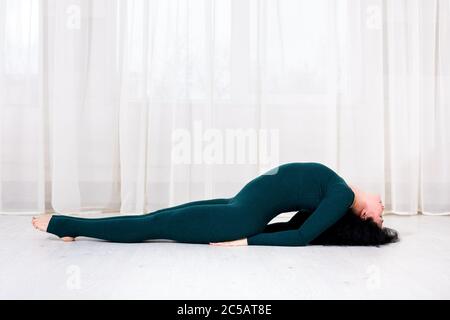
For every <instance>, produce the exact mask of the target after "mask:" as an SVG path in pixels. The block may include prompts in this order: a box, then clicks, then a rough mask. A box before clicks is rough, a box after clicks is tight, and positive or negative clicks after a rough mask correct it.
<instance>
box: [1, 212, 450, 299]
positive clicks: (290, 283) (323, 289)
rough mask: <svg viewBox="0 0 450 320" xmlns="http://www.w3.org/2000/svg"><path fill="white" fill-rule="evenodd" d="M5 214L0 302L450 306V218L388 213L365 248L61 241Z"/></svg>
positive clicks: (87, 240)
mask: <svg viewBox="0 0 450 320" xmlns="http://www.w3.org/2000/svg"><path fill="white" fill-rule="evenodd" d="M30 219H31V218H30V217H28V216H0V226H1V228H0V230H1V232H0V241H1V245H0V298H1V299H16V298H26V299H37V298H39V299H85V298H87V299H102V298H117V299H122V298H123V299H142V298H145V299H322V298H323V299H396V298H400V299H449V298H450V217H428V216H410V217H399V216H387V217H386V219H385V224H386V226H391V227H394V228H396V229H397V230H398V231H399V232H400V234H401V238H402V240H401V242H399V243H397V244H392V245H389V246H385V247H380V248H372V247H370V248H368V247H347V248H345V247H320V246H310V247H267V246H266V247H264V246H252V247H226V248H223V247H212V246H208V245H195V244H179V243H172V242H165V243H164V242H162V243H161V242H160V243H141V244H116V243H108V242H103V241H98V240H92V239H88V238H80V239H79V240H77V241H75V242H73V243H64V242H62V241H60V240H58V239H57V238H56V237H54V236H52V235H48V234H44V233H40V232H38V231H36V230H34V229H33V228H32V227H31V224H30Z"/></svg>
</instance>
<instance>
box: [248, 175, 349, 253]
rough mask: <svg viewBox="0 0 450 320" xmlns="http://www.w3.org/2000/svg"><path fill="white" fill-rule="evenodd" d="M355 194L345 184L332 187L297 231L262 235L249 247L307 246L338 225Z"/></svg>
mask: <svg viewBox="0 0 450 320" xmlns="http://www.w3.org/2000/svg"><path fill="white" fill-rule="evenodd" d="M354 196H355V194H354V193H353V191H352V189H351V188H350V187H349V186H348V185H347V184H346V183H345V182H343V181H342V182H338V183H336V184H334V185H332V186H330V187H329V188H328V190H327V193H326V195H325V197H324V198H323V199H322V201H321V202H320V204H319V206H318V207H317V208H316V210H314V212H313V213H312V214H311V216H309V217H308V218H307V219H306V221H305V222H304V223H303V224H302V225H301V226H300V227H299V228H298V229H296V230H287V231H279V232H270V233H266V232H263V233H260V234H257V235H254V236H251V237H248V238H247V243H248V245H272V246H305V245H307V244H309V242H311V241H312V240H314V239H315V238H316V237H317V236H319V235H320V234H321V233H322V232H324V231H325V230H326V229H328V228H329V227H331V226H332V225H333V224H334V223H336V222H337V221H338V220H339V219H340V218H341V217H342V216H343V215H344V214H345V213H346V211H347V209H348V208H349V207H350V206H351V204H352V203H353V199H354Z"/></svg>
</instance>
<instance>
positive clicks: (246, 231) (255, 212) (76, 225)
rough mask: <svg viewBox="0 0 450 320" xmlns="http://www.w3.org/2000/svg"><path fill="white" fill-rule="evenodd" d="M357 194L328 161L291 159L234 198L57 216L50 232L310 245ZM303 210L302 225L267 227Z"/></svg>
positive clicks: (117, 237)
mask: <svg viewBox="0 0 450 320" xmlns="http://www.w3.org/2000/svg"><path fill="white" fill-rule="evenodd" d="M354 196H355V195H354V193H353V191H352V189H351V188H350V187H349V186H348V185H347V183H346V182H345V181H344V179H343V178H341V177H340V176H339V175H338V174H337V173H336V172H334V171H333V170H331V169H330V168H328V167H327V166H325V165H323V164H320V163H316V162H296V163H287V164H283V165H281V166H278V167H276V168H273V169H272V170H270V171H268V172H266V173H265V174H263V175H260V176H259V177H257V178H255V179H253V180H252V181H250V182H249V183H247V184H246V185H245V186H244V187H243V188H242V189H241V190H240V191H239V192H238V193H237V194H236V195H235V196H234V197H231V198H222V199H212V200H202V201H194V202H188V203H185V204H182V205H178V206H174V207H169V208H166V209H161V210H157V211H153V212H150V213H146V214H143V215H133V216H118V217H108V218H77V217H70V216H64V215H53V216H52V218H51V219H50V222H49V225H48V228H47V232H50V233H53V234H55V235H57V236H59V237H64V236H70V237H78V236H86V237H92V238H98V239H103V240H108V241H114V242H142V241H145V240H151V239H168V240H174V241H177V242H186V243H205V244H208V243H210V242H221V241H230V240H237V239H243V238H247V241H248V244H249V245H278V246H304V245H308V244H309V243H310V242H311V241H312V240H313V239H315V238H316V237H317V236H319V235H320V234H321V233H322V232H324V231H325V230H326V229H327V228H329V227H330V226H332V225H333V224H334V223H335V222H336V221H338V220H339V219H340V218H341V217H342V216H343V215H344V214H345V213H346V212H347V210H348V209H349V208H350V206H351V205H352V203H353V200H354ZM298 210H308V211H310V212H312V214H311V215H310V216H309V217H308V218H307V219H306V220H305V221H304V222H303V223H302V224H301V226H299V228H298V229H295V230H283V228H281V231H275V232H274V231H273V230H270V228H267V227H268V223H269V222H270V221H271V220H272V219H273V218H274V217H275V216H277V215H278V214H280V213H282V212H291V211H298ZM286 224H288V222H287V223H286ZM269 226H270V225H269ZM276 230H280V228H276Z"/></svg>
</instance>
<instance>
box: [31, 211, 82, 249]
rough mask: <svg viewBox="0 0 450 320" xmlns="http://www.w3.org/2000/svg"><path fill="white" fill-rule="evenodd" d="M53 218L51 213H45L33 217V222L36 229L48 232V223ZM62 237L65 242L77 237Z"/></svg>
mask: <svg viewBox="0 0 450 320" xmlns="http://www.w3.org/2000/svg"><path fill="white" fill-rule="evenodd" d="M51 218H52V215H51V214H44V215H41V216H39V217H33V220H32V224H33V226H34V227H35V228H36V229H38V230H40V231H43V232H47V227H48V223H49V222H50V219H51ZM61 239H62V240H63V241H65V242H70V241H74V240H75V238H73V237H62V238H61Z"/></svg>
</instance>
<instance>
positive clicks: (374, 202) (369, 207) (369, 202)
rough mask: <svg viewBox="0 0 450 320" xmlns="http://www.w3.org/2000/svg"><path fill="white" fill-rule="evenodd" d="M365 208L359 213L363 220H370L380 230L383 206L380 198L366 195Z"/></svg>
mask: <svg viewBox="0 0 450 320" xmlns="http://www.w3.org/2000/svg"><path fill="white" fill-rule="evenodd" d="M365 200H366V201H365V203H366V205H365V207H364V208H363V210H362V211H361V218H362V219H363V220H366V219H369V218H371V219H372V220H373V221H374V222H375V223H376V224H377V225H378V226H379V227H380V228H381V227H382V226H383V217H382V214H383V211H384V205H383V203H382V201H381V197H380V196H379V195H377V194H366V199H365Z"/></svg>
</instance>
